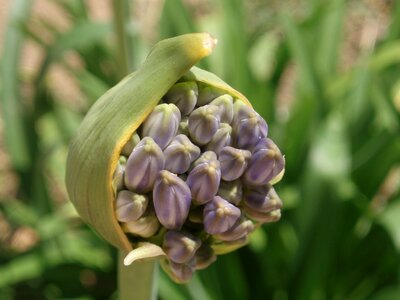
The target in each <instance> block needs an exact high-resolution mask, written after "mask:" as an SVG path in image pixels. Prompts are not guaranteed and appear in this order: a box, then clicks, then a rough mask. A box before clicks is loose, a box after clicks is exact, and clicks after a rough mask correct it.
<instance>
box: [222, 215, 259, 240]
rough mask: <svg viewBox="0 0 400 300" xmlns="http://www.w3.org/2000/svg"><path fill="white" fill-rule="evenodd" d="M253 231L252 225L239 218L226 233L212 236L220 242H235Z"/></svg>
mask: <svg viewBox="0 0 400 300" xmlns="http://www.w3.org/2000/svg"><path fill="white" fill-rule="evenodd" d="M253 230H254V224H253V222H251V221H250V220H247V219H246V218H241V219H239V220H237V221H236V223H235V224H234V225H233V226H232V227H231V228H230V229H229V230H227V231H225V232H223V233H220V234H216V235H214V236H215V238H217V239H219V240H221V241H227V242H231V241H236V240H240V239H242V238H244V237H246V236H247V235H248V234H249V233H251V232H252V231H253Z"/></svg>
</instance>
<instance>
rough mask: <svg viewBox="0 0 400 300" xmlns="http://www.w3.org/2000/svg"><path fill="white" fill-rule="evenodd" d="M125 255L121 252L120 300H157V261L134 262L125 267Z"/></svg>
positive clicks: (119, 267)
mask: <svg viewBox="0 0 400 300" xmlns="http://www.w3.org/2000/svg"><path fill="white" fill-rule="evenodd" d="M124 257H125V254H124V253H123V252H122V251H119V259H118V290H119V299H120V300H155V299H157V288H156V286H157V284H156V281H157V280H156V279H157V277H158V274H157V273H158V267H157V263H156V261H155V260H149V261H145V262H134V263H133V264H132V265H130V266H125V265H124V263H123V261H124Z"/></svg>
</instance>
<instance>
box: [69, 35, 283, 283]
mask: <svg viewBox="0 0 400 300" xmlns="http://www.w3.org/2000/svg"><path fill="white" fill-rule="evenodd" d="M214 46H215V40H214V39H212V38H211V37H210V36H209V35H208V34H192V35H184V36H181V37H177V38H173V39H169V40H165V41H163V42H161V43H159V44H158V45H157V46H156V47H155V48H154V49H153V51H152V52H151V53H150V55H149V57H148V58H147V60H146V62H145V63H144V65H143V67H142V68H141V69H139V70H138V71H137V72H136V73H134V74H132V75H130V76H128V77H127V78H126V79H124V80H123V81H122V82H121V83H120V84H118V85H117V86H116V87H114V88H113V89H112V90H110V91H109V92H107V93H106V94H105V95H104V96H103V97H102V98H100V99H99V100H98V102H97V103H96V104H95V105H94V107H93V108H92V109H91V111H90V112H89V114H88V116H87V117H86V118H85V120H84V122H83V124H82V127H81V131H80V133H79V135H78V137H77V138H76V139H75V140H74V142H73V144H72V146H71V150H70V153H69V158H68V166H67V167H68V168H67V188H68V192H69V195H70V197H71V200H72V201H73V202H74V204H75V206H76V207H77V209H78V212H79V213H80V214H81V215H82V217H83V218H84V219H85V220H86V221H87V222H88V223H89V224H91V225H92V226H94V228H95V229H96V230H97V231H98V232H99V233H100V234H101V235H102V236H103V237H104V238H105V239H106V240H108V241H109V242H110V243H112V244H113V245H115V246H116V247H118V248H120V249H121V251H123V253H125V255H126V258H125V260H124V263H125V264H126V265H129V264H130V263H132V262H134V261H140V260H143V259H151V258H154V259H155V258H161V261H160V262H161V265H162V266H163V268H164V270H165V271H166V272H167V273H168V274H169V275H170V276H171V278H172V279H174V280H175V281H176V282H180V283H183V282H187V281H189V280H190V278H191V277H192V276H193V274H194V272H195V271H196V270H199V269H204V268H206V267H207V266H209V265H210V264H211V263H213V262H214V261H215V260H216V259H217V256H218V255H220V254H224V253H227V252H230V251H233V250H235V249H237V248H239V247H242V246H243V245H245V244H246V243H247V242H248V240H249V235H250V234H251V233H252V232H253V231H254V230H255V229H256V228H257V227H259V226H260V225H261V224H263V223H268V222H273V221H277V220H278V219H279V218H280V209H281V206H282V202H281V200H280V199H279V197H278V195H277V194H276V192H275V190H274V188H273V186H272V185H273V184H275V183H276V182H278V181H279V180H280V178H281V177H282V175H283V172H284V166H285V160H284V156H283V155H282V153H281V151H280V150H279V148H278V147H277V146H276V144H275V143H274V142H273V141H272V140H271V138H270V137H269V136H268V126H267V123H266V122H265V120H264V119H263V118H262V117H261V116H260V115H259V114H258V113H257V112H255V111H254V110H253V108H252V107H251V104H250V103H249V101H248V100H247V99H246V98H245V97H244V96H243V95H242V94H240V93H239V92H237V91H236V90H234V89H233V88H231V87H230V86H228V85H227V84H226V83H224V82H223V81H222V80H221V79H219V78H218V77H216V76H215V75H213V74H211V73H208V72H206V71H203V70H201V69H199V68H196V67H192V66H193V65H194V64H195V63H196V62H197V61H198V60H199V59H201V58H202V57H204V56H206V55H208V54H209V53H210V52H211V50H212V48H213V47H214Z"/></svg>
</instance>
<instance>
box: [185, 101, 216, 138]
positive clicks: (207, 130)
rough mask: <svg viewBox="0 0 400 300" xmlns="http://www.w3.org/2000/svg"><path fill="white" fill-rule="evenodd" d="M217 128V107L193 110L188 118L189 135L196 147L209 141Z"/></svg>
mask: <svg viewBox="0 0 400 300" xmlns="http://www.w3.org/2000/svg"><path fill="white" fill-rule="evenodd" d="M218 128H219V116H218V107H217V106H214V105H205V106H202V107H199V108H197V109H195V110H194V111H193V112H192V113H191V114H190V116H189V133H190V137H191V138H192V140H193V141H194V142H195V143H197V144H198V145H205V144H207V143H208V142H209V141H211V139H212V137H213V136H214V134H215V133H216V132H217V130H218Z"/></svg>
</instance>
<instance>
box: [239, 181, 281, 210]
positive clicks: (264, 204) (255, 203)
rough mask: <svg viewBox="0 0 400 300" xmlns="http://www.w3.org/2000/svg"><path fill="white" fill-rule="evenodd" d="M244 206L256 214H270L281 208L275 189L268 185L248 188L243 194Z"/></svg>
mask: <svg viewBox="0 0 400 300" xmlns="http://www.w3.org/2000/svg"><path fill="white" fill-rule="evenodd" d="M243 201H244V205H245V206H247V207H249V208H251V209H252V210H255V211H258V212H264V213H267V212H270V211H273V210H276V209H280V208H281V207H282V201H281V199H280V198H279V196H278V194H277V193H276V192H275V189H274V188H273V187H271V186H269V185H264V186H260V187H254V188H249V189H247V190H246V191H245V192H244V197H243Z"/></svg>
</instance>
